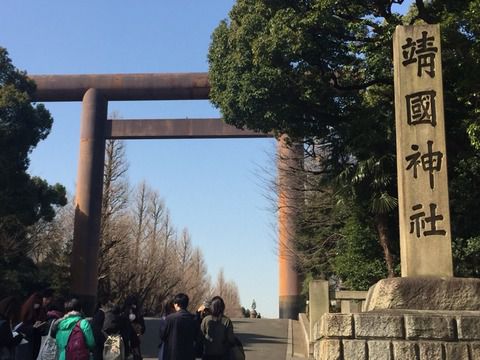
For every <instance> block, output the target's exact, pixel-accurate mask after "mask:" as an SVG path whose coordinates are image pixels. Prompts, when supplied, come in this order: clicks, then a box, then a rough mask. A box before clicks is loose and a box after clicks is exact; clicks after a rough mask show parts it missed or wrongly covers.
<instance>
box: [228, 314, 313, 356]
mask: <svg viewBox="0 0 480 360" xmlns="http://www.w3.org/2000/svg"><path fill="white" fill-rule="evenodd" d="M233 324H234V325H233V326H234V331H235V334H236V335H237V336H238V337H239V338H240V340H241V341H242V343H243V347H244V350H245V356H246V358H247V360H285V359H297V358H299V359H301V357H297V356H298V355H303V354H304V348H305V346H304V344H302V343H294V341H293V339H294V338H296V337H294V336H292V331H297V332H298V331H300V328H299V324H298V321H290V322H289V320H285V319H282V320H279V319H233ZM297 325H298V326H297ZM289 327H290V330H289ZM294 354H295V355H296V356H295V357H293V355H294Z"/></svg>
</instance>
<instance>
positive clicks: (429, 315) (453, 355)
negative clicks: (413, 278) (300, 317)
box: [313, 310, 480, 360]
mask: <svg viewBox="0 0 480 360" xmlns="http://www.w3.org/2000/svg"><path fill="white" fill-rule="evenodd" d="M313 340H314V341H315V347H314V358H315V359H316V360H377V359H379V360H380V359H381V360H399V359H401V360H479V359H480V312H476V311H470V312H450V311H444V312H437V311H421V312H418V311H407V310H405V311H401V310H396V311H393V310H389V311H384V312H368V313H358V314H325V315H324V316H323V317H322V319H321V321H320V322H317V323H316V324H315V330H314V339H313Z"/></svg>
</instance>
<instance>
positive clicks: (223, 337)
mask: <svg viewBox="0 0 480 360" xmlns="http://www.w3.org/2000/svg"><path fill="white" fill-rule="evenodd" d="M224 311H225V303H224V301H223V299H222V298H221V297H220V296H215V297H214V298H213V299H212V304H211V314H210V315H207V316H206V317H205V318H204V319H203V320H202V324H201V326H200V329H201V331H202V334H203V357H202V359H203V360H228V359H229V356H230V348H231V346H232V345H234V344H235V336H234V335H233V324H232V321H231V320H230V318H228V317H227V316H225V315H224V314H223V313H224Z"/></svg>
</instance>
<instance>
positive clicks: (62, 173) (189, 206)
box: [0, 0, 411, 317]
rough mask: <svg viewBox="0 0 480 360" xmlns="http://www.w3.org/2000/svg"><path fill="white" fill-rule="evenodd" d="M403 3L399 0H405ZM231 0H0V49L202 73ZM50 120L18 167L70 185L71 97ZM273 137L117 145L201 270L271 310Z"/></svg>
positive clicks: (170, 108) (75, 107)
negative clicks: (266, 181) (267, 180)
mask: <svg viewBox="0 0 480 360" xmlns="http://www.w3.org/2000/svg"><path fill="white" fill-rule="evenodd" d="M407 3H411V0H409V1H406V2H405V4H404V6H403V7H402V8H404V7H406V6H405V5H406V4H407ZM233 4H234V1H233V0H205V1H200V0H163V1H161V0H142V1H138V0H136V1H133V0H124V1H118V0H116V1H114V0H96V1H93V0H82V1H65V0H4V1H2V5H1V10H2V21H1V22H0V46H3V47H6V48H7V50H8V51H9V53H10V57H11V58H12V60H13V62H14V64H15V65H16V66H17V67H18V68H20V69H23V70H26V71H27V72H28V73H30V74H82V73H142V72H197V71H200V72H203V71H207V70H208V64H207V51H208V46H209V43H210V35H211V33H212V31H213V29H214V28H215V27H216V26H217V25H218V23H219V22H220V20H222V19H224V18H226V17H227V15H228V11H229V10H230V9H231V7H232V6H233ZM47 107H48V108H49V110H50V111H51V112H52V114H53V116H54V119H55V122H54V126H53V130H52V133H51V134H50V136H49V137H48V138H47V140H46V141H44V142H43V143H41V144H40V145H39V146H38V148H37V149H35V150H34V152H33V154H32V156H31V158H32V162H31V167H30V172H31V173H32V174H34V175H39V176H41V177H43V178H45V179H47V180H48V181H49V182H51V183H54V182H60V183H62V184H64V185H65V186H66V187H67V189H68V190H69V192H70V193H71V194H73V192H74V189H75V178H76V172H77V159H78V144H79V125H80V109H81V104H80V103H48V104H47ZM115 110H116V111H118V112H119V113H120V115H121V116H122V117H124V118H176V117H215V116H219V113H218V112H217V111H216V110H215V109H214V108H213V107H212V106H211V105H210V104H209V103H208V102H207V101H189V102H184V101H182V102H110V104H109V112H111V111H115ZM274 153H275V141H274V140H272V139H250V140H248V139H240V140H231V139H229V140H219V139H216V140H143V141H139V140H137V141H128V142H127V158H128V162H129V164H130V171H129V177H130V182H131V184H137V183H139V182H140V181H142V180H144V179H145V180H146V181H147V183H148V184H149V185H151V186H152V187H153V188H155V189H156V190H158V191H159V193H160V194H161V196H162V197H163V198H164V200H165V202H166V205H167V207H168V208H169V210H170V212H171V215H172V220H173V222H174V224H175V225H176V227H177V228H178V229H179V230H181V229H182V228H183V227H187V228H188V229H189V231H190V234H191V236H192V241H193V243H194V245H196V246H199V247H200V248H201V249H202V251H203V254H204V257H205V260H206V262H207V265H208V269H209V272H210V274H211V275H212V278H215V277H216V274H217V273H218V271H219V269H220V268H223V269H224V271H225V276H226V278H227V279H229V280H234V281H235V282H236V283H237V285H238V287H239V290H240V296H241V303H242V305H243V306H250V304H251V302H252V299H253V298H255V300H256V302H257V310H258V311H259V312H261V313H262V314H263V315H264V316H266V317H278V265H277V255H276V238H277V234H276V229H275V227H276V217H275V215H274V214H273V212H272V211H271V206H272V204H271V203H270V202H269V201H267V199H266V198H265V196H264V193H265V191H266V190H265V186H263V185H262V182H263V180H262V178H264V177H265V176H266V175H265V171H264V170H262V169H264V168H266V169H268V170H269V171H270V172H269V174H270V176H275V171H274V169H275V166H274V164H273V163H272V160H273V158H274Z"/></svg>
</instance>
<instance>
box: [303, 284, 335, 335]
mask: <svg viewBox="0 0 480 360" xmlns="http://www.w3.org/2000/svg"><path fill="white" fill-rule="evenodd" d="M308 296H309V299H308V314H309V323H310V329H309V331H310V335H309V336H310V341H313V338H314V331H315V325H316V324H317V323H318V322H319V321H320V319H321V318H322V316H323V315H324V314H328V313H329V311H330V296H329V293H328V281H327V280H312V281H310V284H308Z"/></svg>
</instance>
